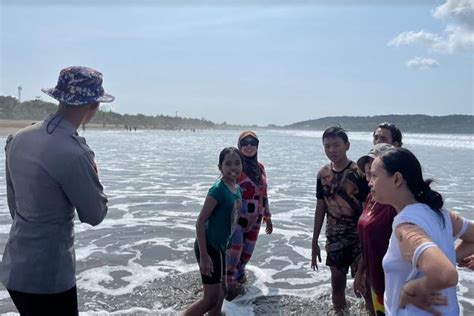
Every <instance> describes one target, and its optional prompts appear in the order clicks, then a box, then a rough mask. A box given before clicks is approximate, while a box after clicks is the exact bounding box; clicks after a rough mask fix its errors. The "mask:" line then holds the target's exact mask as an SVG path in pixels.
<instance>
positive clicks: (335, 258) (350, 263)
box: [326, 245, 361, 277]
mask: <svg viewBox="0 0 474 316" xmlns="http://www.w3.org/2000/svg"><path fill="white" fill-rule="evenodd" d="M360 253H361V251H360V247H359V245H354V246H349V247H345V248H342V249H340V250H336V251H331V252H327V257H326V265H327V266H329V267H335V268H337V269H339V270H342V271H345V273H347V271H348V270H349V267H351V275H352V276H353V277H354V276H355V273H356V271H357V265H358V264H359V259H360Z"/></svg>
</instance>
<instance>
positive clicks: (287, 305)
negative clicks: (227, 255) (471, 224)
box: [0, 130, 474, 315]
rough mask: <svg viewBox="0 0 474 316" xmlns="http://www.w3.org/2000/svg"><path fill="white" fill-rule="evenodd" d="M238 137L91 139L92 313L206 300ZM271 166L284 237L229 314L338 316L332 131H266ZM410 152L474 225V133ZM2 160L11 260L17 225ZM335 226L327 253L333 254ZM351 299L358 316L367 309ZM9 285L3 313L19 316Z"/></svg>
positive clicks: (258, 253) (260, 253)
mask: <svg viewBox="0 0 474 316" xmlns="http://www.w3.org/2000/svg"><path fill="white" fill-rule="evenodd" d="M239 133H240V131H238V130H224V131H222V130H210V131H196V132H191V131H163V130H138V131H136V132H128V131H125V130H123V131H122V130H110V131H97V130H86V131H85V132H81V134H82V135H83V136H85V137H86V138H87V142H88V144H89V146H90V147H91V148H92V149H93V150H94V151H95V153H96V160H97V164H98V167H99V176H100V179H101V181H102V183H103V185H104V189H105V192H106V194H107V195H108V197H109V211H108V214H107V217H106V218H105V220H104V221H103V222H102V223H101V224H100V225H99V226H96V227H91V226H89V225H87V224H81V223H79V222H76V226H75V231H76V241H75V246H76V257H77V287H78V296H79V310H80V312H81V315H175V314H177V313H179V312H180V311H182V310H183V309H185V307H186V306H187V305H189V304H190V303H192V302H193V301H194V300H196V299H197V298H198V297H200V296H201V295H202V292H201V291H202V290H201V288H202V286H201V282H200V277H199V273H198V265H197V263H196V260H195V258H194V253H193V242H194V238H195V221H196V218H197V215H198V213H199V211H200V209H201V206H202V203H203V201H204V198H205V196H206V193H207V190H208V189H209V187H210V186H211V185H212V184H213V182H214V181H216V180H217V178H218V177H219V171H218V169H217V164H218V156H219V152H220V151H221V150H222V149H223V148H224V147H227V146H236V143H237V138H238V135H239ZM257 134H258V136H259V138H260V147H259V154H258V155H259V156H258V158H259V160H260V161H261V162H263V164H264V165H265V167H266V171H267V175H268V188H269V192H268V194H269V200H270V209H271V212H272V218H273V225H274V231H273V234H272V235H266V234H265V233H264V229H262V230H261V233H260V236H259V239H258V242H257V246H256V250H255V252H254V254H253V256H252V259H251V261H250V263H249V265H248V266H247V270H248V273H249V276H248V285H247V293H246V294H245V295H243V296H240V297H237V298H236V299H235V300H233V301H232V302H227V301H226V302H224V307H223V310H224V311H225V313H226V315H290V314H291V315H315V314H318V315H324V314H331V313H332V310H331V305H332V304H331V294H330V293H331V286H330V272H329V269H328V267H326V266H324V261H325V258H326V253H325V252H324V250H323V251H322V259H323V263H322V264H320V266H319V270H318V271H313V270H312V269H311V268H310V261H311V240H312V233H313V224H314V208H315V204H316V197H315V190H316V172H317V170H318V168H319V167H320V166H321V165H323V164H325V163H327V158H326V156H325V154H324V151H323V147H322V142H321V135H322V132H320V131H288V130H257ZM349 137H350V142H351V148H350V150H349V153H348V156H349V158H351V159H353V160H357V158H359V157H360V156H361V155H363V154H366V153H367V152H368V150H369V149H370V147H371V138H372V136H371V133H368V132H366V133H362V132H359V133H349ZM403 143H404V146H405V147H406V148H409V149H410V150H412V151H413V152H414V153H415V154H416V155H417V157H418V158H419V160H420V161H421V163H422V165H423V171H424V174H425V176H426V177H430V178H434V179H435V180H436V182H435V183H434V189H436V190H438V191H439V192H440V193H442V194H443V196H444V198H445V205H446V206H447V207H448V208H449V209H453V210H457V211H459V212H460V213H461V214H462V215H463V216H465V217H467V218H469V219H471V220H472V219H474V192H473V184H474V171H473V170H474V136H472V135H435V134H405V135H404V139H403ZM4 159H5V158H4V155H0V178H1V179H0V253H1V252H3V249H4V246H5V242H6V240H7V238H8V233H9V229H10V225H11V222H12V220H11V217H10V214H9V211H8V207H7V202H6V190H5V178H4ZM324 242H325V237H324V228H323V231H322V232H321V235H320V238H319V244H320V245H321V248H322V249H324ZM459 276H460V282H459V285H458V295H459V301H460V305H461V310H462V312H463V314H465V315H472V314H474V299H473V297H474V273H473V272H471V271H469V270H467V269H465V268H461V269H459ZM352 283H353V280H352V278H350V277H349V278H348V287H347V291H346V292H347V296H348V301H349V303H350V313H351V314H352V315H365V312H364V307H363V306H364V303H363V301H362V299H358V298H356V297H355V296H354V294H353V287H352ZM15 311H16V310H15V307H14V305H13V303H12V301H11V299H10V298H9V296H8V292H7V291H6V290H5V288H4V287H2V286H1V285H0V313H3V314H10V313H14V312H15Z"/></svg>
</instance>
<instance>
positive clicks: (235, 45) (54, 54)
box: [0, 0, 474, 125]
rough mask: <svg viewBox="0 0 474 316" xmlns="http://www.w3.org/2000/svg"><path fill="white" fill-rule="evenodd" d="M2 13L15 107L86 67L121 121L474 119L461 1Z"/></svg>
mask: <svg viewBox="0 0 474 316" xmlns="http://www.w3.org/2000/svg"><path fill="white" fill-rule="evenodd" d="M0 1H1V2H0V3H1V6H0V10H1V11H0V13H1V22H0V23H1V24H0V25H1V58H0V73H1V77H0V79H1V80H0V94H3V95H13V96H16V95H17V87H18V86H21V87H22V99H23V100H26V99H34V98H35V97H37V96H41V99H42V100H48V101H53V100H52V99H50V98H49V97H48V96H46V95H44V94H43V95H42V93H41V91H40V88H43V87H52V86H54V85H55V84H56V80H57V76H58V74H59V71H60V69H62V68H64V67H66V66H72V65H86V66H90V67H93V68H96V69H98V70H100V71H101V72H102V73H103V74H104V86H105V88H106V90H107V92H109V93H110V94H112V95H114V96H115V97H116V101H115V102H114V103H112V104H110V105H108V108H111V109H113V110H114V111H117V112H120V113H131V114H135V113H143V114H149V115H150V114H151V115H156V114H164V115H175V114H176V113H177V114H178V115H179V116H184V117H194V118H201V117H204V118H206V119H209V120H212V121H214V122H224V121H225V122H227V123H236V124H257V125H267V124H278V125H286V124H291V123H294V122H298V121H303V120H308V119H315V118H320V117H324V116H339V115H354V116H369V115H378V114H418V113H422V114H429V115H446V114H473V99H474V92H473V71H474V70H473V64H474V59H473V53H474V49H473V48H474V39H473V38H474V22H472V23H471V22H470V21H471V19H470V18H471V17H472V21H474V2H472V1H469V0H449V1H447V2H445V1H418V2H415V1H411V2H408V1H403V2H400V1H385V2H383V1H378V2H377V1H358V2H357V3H358V4H350V3H351V1H349V0H347V1H337V0H336V1H331V2H325V1H293V2H291V3H292V5H289V3H290V1H288V2H284V1H278V2H277V4H271V5H269V4H265V3H270V1H266V2H265V1H264V2H261V3H263V4H260V5H251V4H249V3H250V2H245V1H240V2H226V3H227V4H226V5H216V3H217V1H207V2H205V3H204V2H200V4H199V5H197V4H194V3H191V2H186V1H180V2H179V4H170V3H171V2H159V3H158V4H151V3H152V2H151V1H145V0H142V1H135V2H134V3H135V4H133V5H132V4H127V1H125V0H117V1H115V2H114V3H115V4H113V2H112V1H102V2H100V3H101V4H100V5H96V4H93V3H94V1H82V2H78V1H75V0H70V1H66V0H56V1H54V0H43V1H42V0H37V1H36V2H35V1H23V0H16V1H13V0H0ZM95 2H96V3H98V2H99V1H95ZM372 2H377V3H379V4H373V3H372ZM38 3H41V5H39V4H38ZM78 3H82V4H80V5H78ZM360 3H363V4H360ZM380 3H383V4H380ZM408 3H410V4H408ZM413 3H415V4H413ZM460 12H461V14H460Z"/></svg>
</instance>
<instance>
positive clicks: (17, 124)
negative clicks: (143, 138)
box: [0, 120, 123, 136]
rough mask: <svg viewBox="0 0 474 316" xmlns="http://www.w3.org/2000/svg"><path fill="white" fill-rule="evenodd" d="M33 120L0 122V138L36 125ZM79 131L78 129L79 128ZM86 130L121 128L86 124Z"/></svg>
mask: <svg viewBox="0 0 474 316" xmlns="http://www.w3.org/2000/svg"><path fill="white" fill-rule="evenodd" d="M36 122H38V121H35V120H0V136H8V135H10V134H14V133H16V132H17V131H18V130H19V129H21V128H23V127H26V126H28V125H31V124H33V123H36ZM79 129H80V128H79ZM86 129H103V130H112V129H123V126H115V125H107V126H105V127H104V126H102V124H87V125H86Z"/></svg>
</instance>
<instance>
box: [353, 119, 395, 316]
mask: <svg viewBox="0 0 474 316" xmlns="http://www.w3.org/2000/svg"><path fill="white" fill-rule="evenodd" d="M372 136H373V139H372V141H373V144H374V147H373V148H372V149H371V150H370V151H369V153H368V154H367V155H364V156H362V157H360V158H359V160H357V166H358V167H359V169H360V170H362V171H363V172H364V173H365V176H366V179H367V181H370V166H371V165H372V161H373V160H374V158H376V157H377V156H378V155H379V154H380V153H382V152H383V151H384V150H386V149H389V148H391V147H393V146H396V147H400V146H401V145H402V133H401V132H400V129H399V128H398V127H397V126H396V125H395V124H392V123H387V122H385V123H381V124H379V125H378V126H377V127H376V129H375V130H374V132H373V134H372ZM395 215H397V211H396V210H395V209H394V208H393V207H392V206H391V205H383V204H380V203H377V202H375V201H374V199H373V197H372V194H371V193H369V195H368V196H367V199H366V201H365V205H364V210H363V212H362V215H361V216H360V218H359V221H358V223H357V230H358V233H359V240H360V246H361V249H362V257H361V260H360V262H359V267H358V268H357V274H356V276H355V279H354V292H355V294H356V296H358V297H361V296H363V297H364V299H365V301H366V307H367V310H368V311H369V313H370V314H371V315H377V316H383V315H385V314H384V313H385V311H384V308H383V293H384V291H385V284H384V272H383V268H382V258H383V256H384V255H385V253H386V252H387V248H388V242H389V240H390V235H391V233H392V223H393V218H394V217H395Z"/></svg>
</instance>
